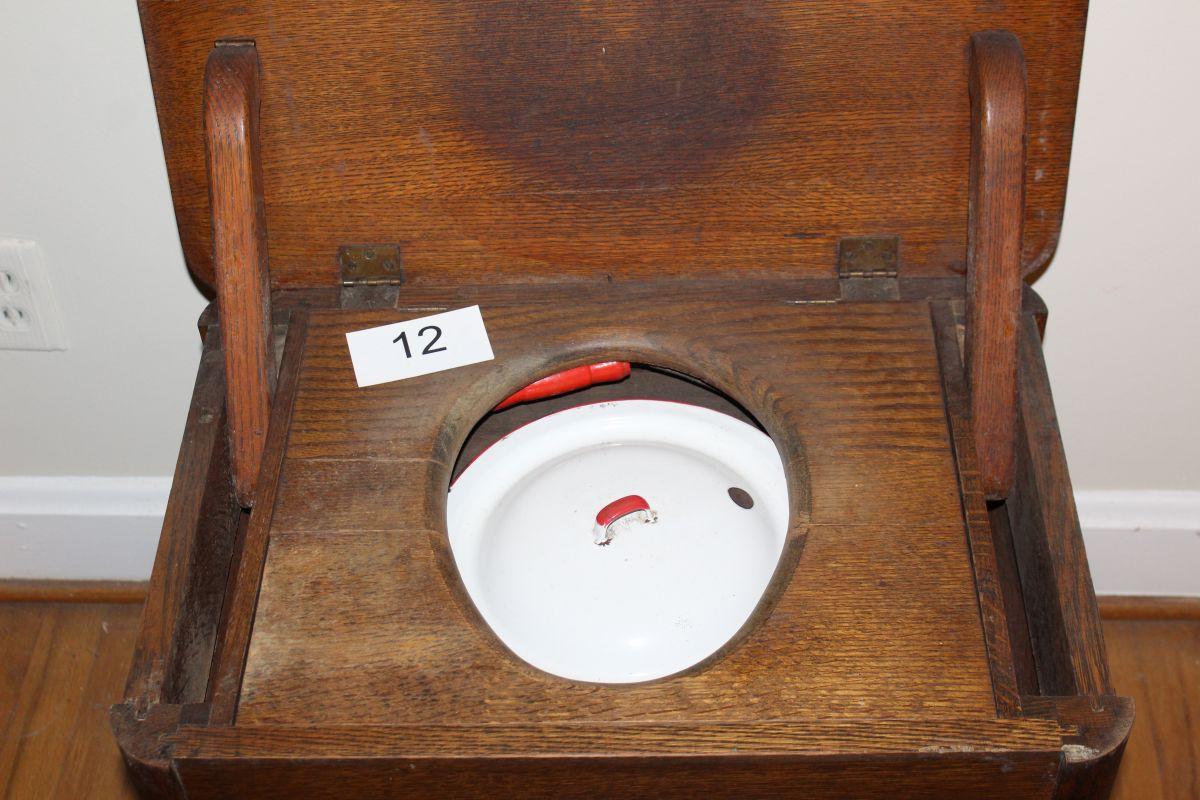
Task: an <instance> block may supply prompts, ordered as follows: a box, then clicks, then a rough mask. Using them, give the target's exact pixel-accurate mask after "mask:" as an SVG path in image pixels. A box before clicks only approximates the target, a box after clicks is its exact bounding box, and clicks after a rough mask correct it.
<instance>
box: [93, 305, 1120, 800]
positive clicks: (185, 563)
mask: <svg viewBox="0 0 1200 800" xmlns="http://www.w3.org/2000/svg"><path fill="white" fill-rule="evenodd" d="M830 288H831V287H829V286H827V285H821V284H819V283H814V284H810V285H807V286H806V285H797V284H795V283H782V282H781V283H778V284H774V283H762V284H753V285H747V284H745V283H742V284H737V285H719V286H705V285H703V284H699V285H697V284H695V283H688V284H686V285H685V284H664V285H653V286H647V285H634V286H629V287H617V288H611V287H610V288H609V289H608V290H606V291H605V292H604V293H603V294H600V293H598V292H597V294H596V297H594V298H593V297H591V296H590V295H589V294H588V292H587V291H584V290H573V291H571V292H570V293H569V296H568V295H567V294H564V290H562V289H556V288H552V287H548V288H546V289H543V290H541V292H540V293H539V292H535V291H532V290H528V289H526V290H523V291H516V290H512V291H510V290H507V289H504V288H497V289H488V288H477V289H468V288H463V287H459V288H455V289H445V290H435V289H420V288H418V287H414V288H413V289H412V291H406V292H405V298H404V302H405V305H404V306H402V307H399V308H391V309H378V310H360V309H355V308H337V307H335V306H334V305H333V303H331V302H330V301H331V300H333V301H334V302H335V303H336V299H335V298H336V297H337V295H332V294H328V293H324V294H323V293H302V294H290V293H279V294H278V296H277V297H276V302H275V305H276V312H277V318H276V321H277V323H282V322H286V321H287V320H289V319H290V320H291V324H290V327H289V330H288V335H287V345H286V347H285V350H284V355H283V360H282V366H281V368H280V375H279V389H278V390H277V393H276V398H275V403H274V408H273V412H272V414H273V416H272V427H271V430H270V433H269V435H268V440H267V448H266V456H265V459H264V463H263V469H262V472H261V473H260V478H259V480H260V492H261V494H260V505H258V506H257V507H256V510H255V511H253V512H252V513H250V514H248V515H245V514H243V513H242V512H241V511H239V510H237V508H236V502H235V501H234V500H233V498H232V495H231V493H230V492H229V491H228V480H229V477H228V472H227V467H225V468H222V466H221V465H222V464H225V463H227V459H226V458H225V456H224V453H223V450H222V445H221V438H222V437H221V436H220V435H219V434H220V431H219V428H214V427H213V426H212V420H213V419H219V416H220V415H219V409H217V413H215V414H213V413H208V414H203V413H196V411H195V409H194V411H193V415H192V417H191V418H190V421H189V426H188V430H187V433H186V435H185V444H184V453H183V454H182V455H181V459H180V473H179V474H177V478H176V485H175V490H174V492H173V495H172V501H171V502H172V508H174V509H176V511H177V513H175V514H171V512H169V514H168V516H169V522H168V525H167V527H166V529H165V532H164V538H163V543H162V545H161V547H160V557H159V561H158V563H157V564H156V567H155V576H154V579H153V581H152V583H151V587H150V594H149V602H148V611H147V617H146V623H145V626H144V629H143V632H142V642H141V644H140V646H139V658H138V661H137V662H135V666H134V668H133V670H132V672H131V676H130V683H129V687H128V690H127V702H126V703H125V704H123V705H121V706H118V707H116V708H114V712H113V720H114V725H115V726H116V729H117V731H118V736H119V738H120V739H121V741H122V745H123V747H124V748H125V750H126V754H127V757H128V758H129V760H130V763H131V766H132V767H133V768H134V771H135V774H136V775H138V776H139V778H140V780H141V782H142V784H143V785H144V786H145V787H146V789H147V790H148V791H151V792H158V793H160V794H166V795H172V794H174V793H177V792H178V791H179V790H180V788H181V787H180V783H179V782H182V786H183V787H186V789H187V791H188V796H189V797H193V798H194V797H207V796H214V797H215V796H226V795H227V794H228V793H229V792H230V791H231V790H232V789H233V788H234V787H238V788H240V789H241V790H242V791H243V793H244V791H245V790H246V788H247V787H260V788H259V789H257V791H259V792H261V793H266V794H269V793H272V792H274V793H278V792H286V791H290V790H293V789H296V790H298V788H299V787H301V786H303V787H304V790H305V792H306V794H308V795H309V796H328V797H334V796H345V795H346V794H347V793H353V792H359V793H361V792H368V793H377V794H386V795H387V796H420V795H423V794H427V793H430V792H435V791H436V793H437V794H439V795H440V796H472V795H473V794H475V793H476V792H478V791H482V790H483V787H487V788H488V789H489V790H491V791H504V787H508V788H509V789H511V790H513V791H516V790H517V789H518V787H519V789H520V792H521V793H522V794H523V795H525V796H547V797H550V796H564V795H571V794H591V795H593V796H594V795H596V794H612V793H614V792H620V793H623V794H627V795H639V794H654V795H655V796H660V797H662V796H683V795H685V794H689V793H694V792H695V791H697V790H698V787H699V786H701V785H705V786H707V787H708V790H709V792H710V793H711V791H712V787H713V786H725V787H728V790H729V791H730V792H732V793H736V794H746V793H749V794H756V795H760V796H773V795H776V794H786V793H789V792H790V791H792V789H793V788H794V787H795V786H796V785H797V782H798V781H799V782H802V783H803V784H804V785H805V787H806V791H807V792H808V793H809V795H810V796H829V797H837V796H844V795H845V793H846V792H851V791H852V792H854V793H856V794H857V795H859V796H870V795H869V791H873V790H871V789H870V788H869V787H872V786H873V787H877V788H878V790H879V792H880V795H879V796H881V797H882V796H888V797H904V796H921V797H943V796H944V797H952V796H964V795H970V796H974V797H1017V796H1019V797H1039V796H1041V797H1100V796H1103V795H1104V793H1105V792H1106V791H1107V787H1108V786H1109V785H1110V784H1111V778H1112V774H1113V770H1114V769H1115V764H1116V763H1117V759H1118V758H1119V754H1120V750H1121V746H1122V743H1123V741H1124V736H1125V734H1126V732H1127V730H1128V725H1129V722H1130V719H1131V708H1130V706H1129V704H1128V702H1127V701H1124V700H1123V699H1121V698H1117V697H1115V696H1113V693H1112V689H1111V687H1109V686H1108V684H1107V680H1108V677H1107V672H1106V669H1104V668H1103V667H1104V659H1103V652H1102V649H1100V650H1096V649H1095V648H1096V647H1098V646H1099V647H1102V645H1100V644H1099V643H1100V638H1099V628H1098V619H1097V616H1096V607H1095V603H1094V599H1092V598H1091V595H1090V593H1084V594H1079V593H1078V592H1077V591H1076V587H1077V585H1078V584H1079V582H1080V581H1081V580H1087V576H1086V562H1083V563H1082V564H1080V562H1079V561H1078V560H1077V559H1078V558H1081V556H1082V548H1081V546H1077V542H1078V540H1079V531H1078V527H1077V524H1075V523H1074V519H1073V516H1072V517H1070V518H1067V517H1063V516H1061V515H1060V516H1058V517H1054V516H1053V514H1052V513H1051V512H1049V511H1047V509H1053V508H1055V507H1058V506H1060V505H1061V503H1063V502H1069V497H1070V487H1069V484H1067V483H1066V482H1065V475H1063V476H1061V477H1056V476H1049V475H1047V474H1046V472H1045V469H1044V467H1045V466H1046V465H1053V464H1054V463H1056V462H1055V461H1054V459H1053V458H1051V457H1049V456H1046V455H1043V457H1042V458H1041V459H1040V460H1038V461H1033V460H1030V459H1029V458H1028V457H1026V458H1025V459H1024V460H1023V461H1021V460H1019V466H1020V470H1021V471H1020V473H1019V480H1018V485H1019V486H1021V487H1024V488H1023V489H1022V490H1021V491H1019V492H1018V493H1016V494H1015V495H1014V496H1013V497H1012V498H1010V499H1009V501H1008V503H1006V504H1005V506H999V507H993V508H991V509H990V511H989V509H988V508H987V507H986V506H985V504H984V500H983V493H982V490H981V488H980V486H979V482H978V475H977V473H976V472H975V470H974V455H973V450H972V447H971V437H970V423H969V419H967V418H966V416H965V406H964V404H963V402H962V392H963V388H962V386H963V384H962V381H963V378H962V368H961V361H960V354H959V352H958V345H957V340H958V328H959V325H960V322H961V305H960V304H959V303H958V302H957V301H953V300H950V299H945V298H951V297H953V296H954V294H955V292H956V289H957V290H960V289H961V282H957V283H955V282H950V283H948V284H945V285H943V284H941V283H939V282H936V281H934V282H918V283H913V284H908V285H907V286H905V285H903V284H902V290H901V296H902V297H903V298H905V299H903V300H900V301H897V302H880V303H834V302H829V299H827V298H828V296H829V293H830ZM814 301H816V302H814ZM474 302H478V303H479V304H480V305H481V306H482V307H483V309H484V318H485V320H486V322H487V324H488V328H489V333H490V335H491V337H492V343H493V349H494V350H495V352H496V355H497V359H496V361H495V362H489V363H486V364H482V365H476V366H474V367H467V368H463V369H460V370H454V371H450V372H446V373H439V374H436V375H432V376H425V377H423V378H418V379H413V380H410V381H404V382H401V383H395V384H385V385H381V386H377V387H371V388H369V389H357V388H356V387H355V386H354V383H353V377H352V375H351V371H350V366H349V360H348V357H347V356H346V353H345V345H344V339H343V334H344V333H345V331H347V330H354V329H358V328H363V327H369V326H371V325H374V324H382V323H385V322H390V321H395V320H398V319H403V318H407V317H414V316H420V315H421V314H423V313H429V311H430V310H434V309H440V308H453V307H458V306H460V305H466V304H470V303H474ZM1030 308H1031V309H1035V308H1036V304H1031V305H1030ZM614 309H618V310H619V313H614ZM695 319H703V320H704V325H703V326H697V325H692V324H688V323H686V320H695ZM1026 319H1027V320H1028V322H1029V327H1027V328H1026V330H1027V331H1028V330H1033V331H1034V334H1033V336H1034V340H1033V341H1032V342H1028V341H1027V342H1026V343H1025V347H1024V349H1023V352H1024V353H1027V354H1032V355H1026V356H1025V358H1026V359H1028V358H1031V357H1033V356H1034V355H1036V354H1037V350H1036V348H1037V342H1036V327H1035V324H1034V320H1033V317H1032V316H1028V317H1026ZM531 336H532V337H534V338H533V340H532V343H531ZM218 338H219V337H215V336H212V335H211V334H210V336H209V337H208V341H209V344H208V346H207V352H208V353H209V354H208V355H206V356H205V362H204V365H202V368H201V376H200V380H199V383H198V387H197V404H198V407H199V408H205V407H207V406H206V404H208V403H210V402H212V400H211V398H219V397H220V396H221V385H220V383H221V380H220V379H221V371H220V368H219V366H220V359H219V351H216V350H215V345H214V344H213V343H214V342H215V341H216V340H217V339H218ZM1031 348H1033V349H1031ZM600 357H603V358H613V357H621V358H630V359H632V360H634V361H642V362H649V363H653V364H657V365H660V366H664V367H668V368H671V369H676V370H681V371H685V372H687V373H690V374H691V375H693V376H695V377H698V378H700V379H702V380H703V381H705V382H707V383H708V384H709V385H711V386H712V387H714V388H715V389H717V390H720V391H721V392H723V393H725V394H726V395H727V396H729V397H731V398H732V399H733V400H735V401H736V403H737V404H738V405H740V407H741V408H742V409H744V410H745V411H746V412H747V413H748V414H749V415H750V416H751V417H753V418H754V419H756V420H757V421H759V422H760V423H761V424H762V425H763V427H764V428H765V429H766V430H767V431H768V433H770V434H771V435H772V436H773V437H774V438H775V440H776V442H777V443H778V444H779V446H780V448H781V450H782V452H783V453H784V455H785V461H786V464H787V468H788V473H789V474H788V479H789V491H790V493H791V497H792V530H791V533H790V539H789V541H790V544H789V546H788V550H787V554H786V555H785V559H784V561H783V562H782V564H781V568H780V571H779V573H778V576H777V579H776V581H775V582H774V583H773V584H772V587H771V588H770V589H769V590H768V593H767V595H766V598H765V600H764V602H763V603H762V605H761V606H760V610H759V612H757V613H756V614H755V615H754V617H753V619H752V621H751V623H750V624H749V625H748V626H747V628H746V629H745V630H744V631H743V632H742V633H741V634H740V635H739V637H737V638H736V639H735V640H734V641H733V642H731V643H730V645H729V646H727V647H726V648H724V649H723V650H722V651H720V652H719V653H717V654H715V655H714V657H713V658H711V659H709V660H708V661H706V662H705V663H703V664H702V665H699V666H698V667H697V668H695V669H693V670H689V671H688V672H687V673H686V674H684V675H682V676H677V677H674V678H668V679H664V680H662V681H657V682H651V683H648V684H639V685H634V686H627V687H605V686H594V685H577V684H572V683H570V682H567V681H562V680H560V679H556V678H552V677H550V676H547V675H544V674H542V673H538V672H537V671H536V670H533V669H532V668H530V667H528V666H527V665H524V664H523V663H521V662H520V661H519V660H517V659H515V658H514V657H513V656H511V654H509V653H508V652H507V651H506V650H505V649H504V648H503V646H502V645H501V644H500V643H498V642H497V641H495V639H494V637H493V636H492V635H491V633H490V630H488V629H487V627H486V625H484V624H483V623H482V622H481V621H480V620H479V619H478V617H477V615H476V614H475V613H474V610H473V607H472V606H471V604H470V601H469V599H468V598H466V596H465V593H464V592H463V591H462V588H461V585H460V584H459V583H458V580H457V576H456V574H455V572H454V566H453V560H452V558H451V557H450V556H449V553H448V548H447V547H446V543H445V528H444V498H445V489H446V486H447V483H448V481H449V477H450V474H451V470H452V468H453V466H454V463H455V459H456V457H457V456H458V454H459V450H460V448H462V447H463V445H464V442H466V441H467V439H468V435H469V434H470V433H471V431H472V430H473V429H474V428H475V422H476V421H477V420H478V419H479V418H480V417H481V416H483V415H484V414H485V413H486V411H487V409H489V408H490V407H491V406H492V405H494V404H495V403H496V402H497V401H498V400H500V399H501V398H503V397H505V396H506V395H507V394H508V393H510V392H511V391H512V390H513V389H515V388H517V387H519V386H521V385H523V383H525V382H528V381H530V380H532V379H534V378H537V377H540V376H541V375H544V374H546V373H548V372H552V371H555V370H557V369H561V368H564V367H569V366H573V365H575V364H578V363H585V362H587V361H589V360H596V359H597V358H600ZM1022 374H1023V375H1024V376H1025V383H1023V384H1022V388H1023V392H1024V396H1023V400H1022V413H1023V418H1022V419H1023V425H1022V432H1023V434H1024V435H1025V436H1031V435H1033V433H1032V432H1033V431H1037V434H1036V435H1037V437H1038V444H1037V446H1038V447H1039V448H1041V450H1040V451H1039V452H1042V453H1043V454H1044V453H1045V452H1046V450H1045V448H1047V447H1056V448H1059V449H1061V445H1060V443H1059V442H1058V440H1057V431H1056V430H1055V429H1054V428H1053V421H1052V418H1050V419H1048V418H1046V416H1045V411H1044V408H1045V407H1048V405H1046V404H1043V405H1039V401H1038V398H1039V397H1040V396H1043V395H1045V393H1046V392H1047V389H1046V388H1045V386H1044V372H1042V371H1041V370H1040V363H1038V362H1034V363H1033V364H1032V365H1031V364H1029V363H1023V364H1022ZM603 391H613V390H612V389H605V390H603ZM1031 395H1032V396H1031ZM528 413H532V412H531V411H530V410H529V409H528V408H527V409H526V410H524V411H522V410H521V409H514V410H512V411H506V412H502V414H496V415H493V416H492V417H490V418H489V420H496V419H499V418H501V417H503V416H504V415H506V414H513V415H517V416H519V415H520V414H528ZM514 418H515V417H514ZM489 424H491V422H489ZM484 427H487V426H484ZM482 429H483V428H480V430H482ZM468 447H470V445H468ZM1019 450H1020V451H1021V452H1024V453H1026V454H1027V453H1028V452H1029V450H1030V445H1029V444H1028V442H1026V443H1025V444H1024V446H1023V448H1019ZM1064 498H1065V500H1064ZM182 510H187V511H188V514H185V513H183V511H182ZM1053 513H1058V512H1053ZM989 514H990V516H989ZM997 514H999V515H1000V516H999V517H998V516H997ZM1072 514H1073V512H1072ZM999 519H1003V520H1006V523H1005V525H1004V526H1002V527H1003V530H1001V529H1000V528H995V527H994V526H995V525H996V524H997V520H999ZM1047 519H1059V520H1064V519H1065V520H1068V522H1069V523H1070V524H1069V525H1067V526H1066V527H1063V526H1057V527H1052V528H1051V527H1047V523H1046V520H1047ZM994 533H996V534H1001V533H1002V534H1003V535H998V536H994ZM1046 552H1055V553H1059V554H1060V555H1059V556H1057V557H1056V558H1055V559H1054V560H1052V561H1051V562H1050V563H1049V565H1048V566H1046V567H1044V568H1043V569H1042V570H1041V571H1037V570H1032V569H1030V568H1029V566H1028V564H1027V563H1025V559H1029V558H1037V557H1040V556H1043V555H1044V554H1045V553H1046ZM181 567H184V568H182V569H181ZM227 574H228V575H230V576H232V578H231V579H230V580H229V581H228V582H225V581H224V580H223V576H225V575H227ZM1016 575H1021V577H1022V578H1023V579H1025V580H1024V583H1022V582H1021V581H1020V580H1018V579H1017V578H1016V577H1015V576H1016ZM1068 594H1070V596H1071V597H1077V598H1080V599H1078V600H1077V601H1074V602H1071V603H1067V602H1063V600H1064V598H1065V597H1066V596H1067V595H1068ZM181 625H182V626H185V629H186V630H188V631H190V632H191V633H190V634H189V637H188V638H181V637H180V635H179V633H178V631H179V630H182V629H184V628H180V626H181ZM206 654H209V655H206ZM1022 664H1027V665H1028V666H1027V667H1022V666H1021V665H1022ZM1093 687H1097V688H1093ZM400 775H403V776H405V777H404V780H398V776H400ZM497 787H500V788H499V789H497ZM864 787H867V788H864ZM864 791H866V792H868V794H864Z"/></svg>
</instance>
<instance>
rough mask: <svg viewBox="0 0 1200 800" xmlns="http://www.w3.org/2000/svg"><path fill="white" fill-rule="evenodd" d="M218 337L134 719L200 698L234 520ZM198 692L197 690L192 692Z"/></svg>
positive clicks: (137, 683)
mask: <svg viewBox="0 0 1200 800" xmlns="http://www.w3.org/2000/svg"><path fill="white" fill-rule="evenodd" d="M220 343H221V336H220V333H219V331H218V330H217V329H213V330H212V331H211V332H210V335H209V336H208V337H207V338H206V340H205V343H204V350H203V352H202V354H201V358H200V365H199V368H198V370H197V374H196V386H195V390H194V392H193V395H192V404H191V407H190V408H189V409H188V416H187V421H186V425H185V427H184V435H183V441H182V442H181V444H180V448H179V457H178V459H177V460H176V463H175V475H174V479H173V481H172V485H171V495H170V497H169V498H168V500H167V509H166V513H165V516H164V518H163V532H162V535H161V536H160V538H159V543H158V550H157V553H156V554H155V557H154V572H153V574H152V577H151V581H150V585H149V587H148V594H147V596H146V605H145V612H144V620H143V624H142V627H141V631H140V633H139V634H138V639H137V645H136V650H135V652H134V655H133V663H132V665H131V667H130V670H129V679H128V682H127V684H126V693H125V697H126V699H127V700H129V701H130V702H131V703H133V704H134V705H135V706H136V709H137V711H138V712H140V713H144V712H145V710H146V709H147V708H148V707H149V706H150V705H152V704H154V703H158V702H168V703H170V702H183V701H190V702H195V701H197V700H200V699H203V696H204V692H203V686H204V683H205V682H206V679H207V674H208V662H209V659H210V658H211V652H212V645H213V639H214V637H215V635H216V615H215V611H216V609H218V608H220V604H221V600H222V597H223V596H224V592H225V587H224V580H225V576H226V574H227V572H228V570H229V559H230V556H231V553H232V549H233V536H234V532H235V530H236V526H237V519H238V517H239V516H240V513H241V512H240V510H239V508H238V505H237V502H236V499H235V498H234V496H233V487H232V484H231V482H230V480H229V443H228V439H227V437H226V431H225V415H224V413H223V411H224V402H225V382H224V380H223V374H224V373H223V367H224V361H223V357H222V354H221V350H220ZM197 687H199V688H197Z"/></svg>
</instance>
